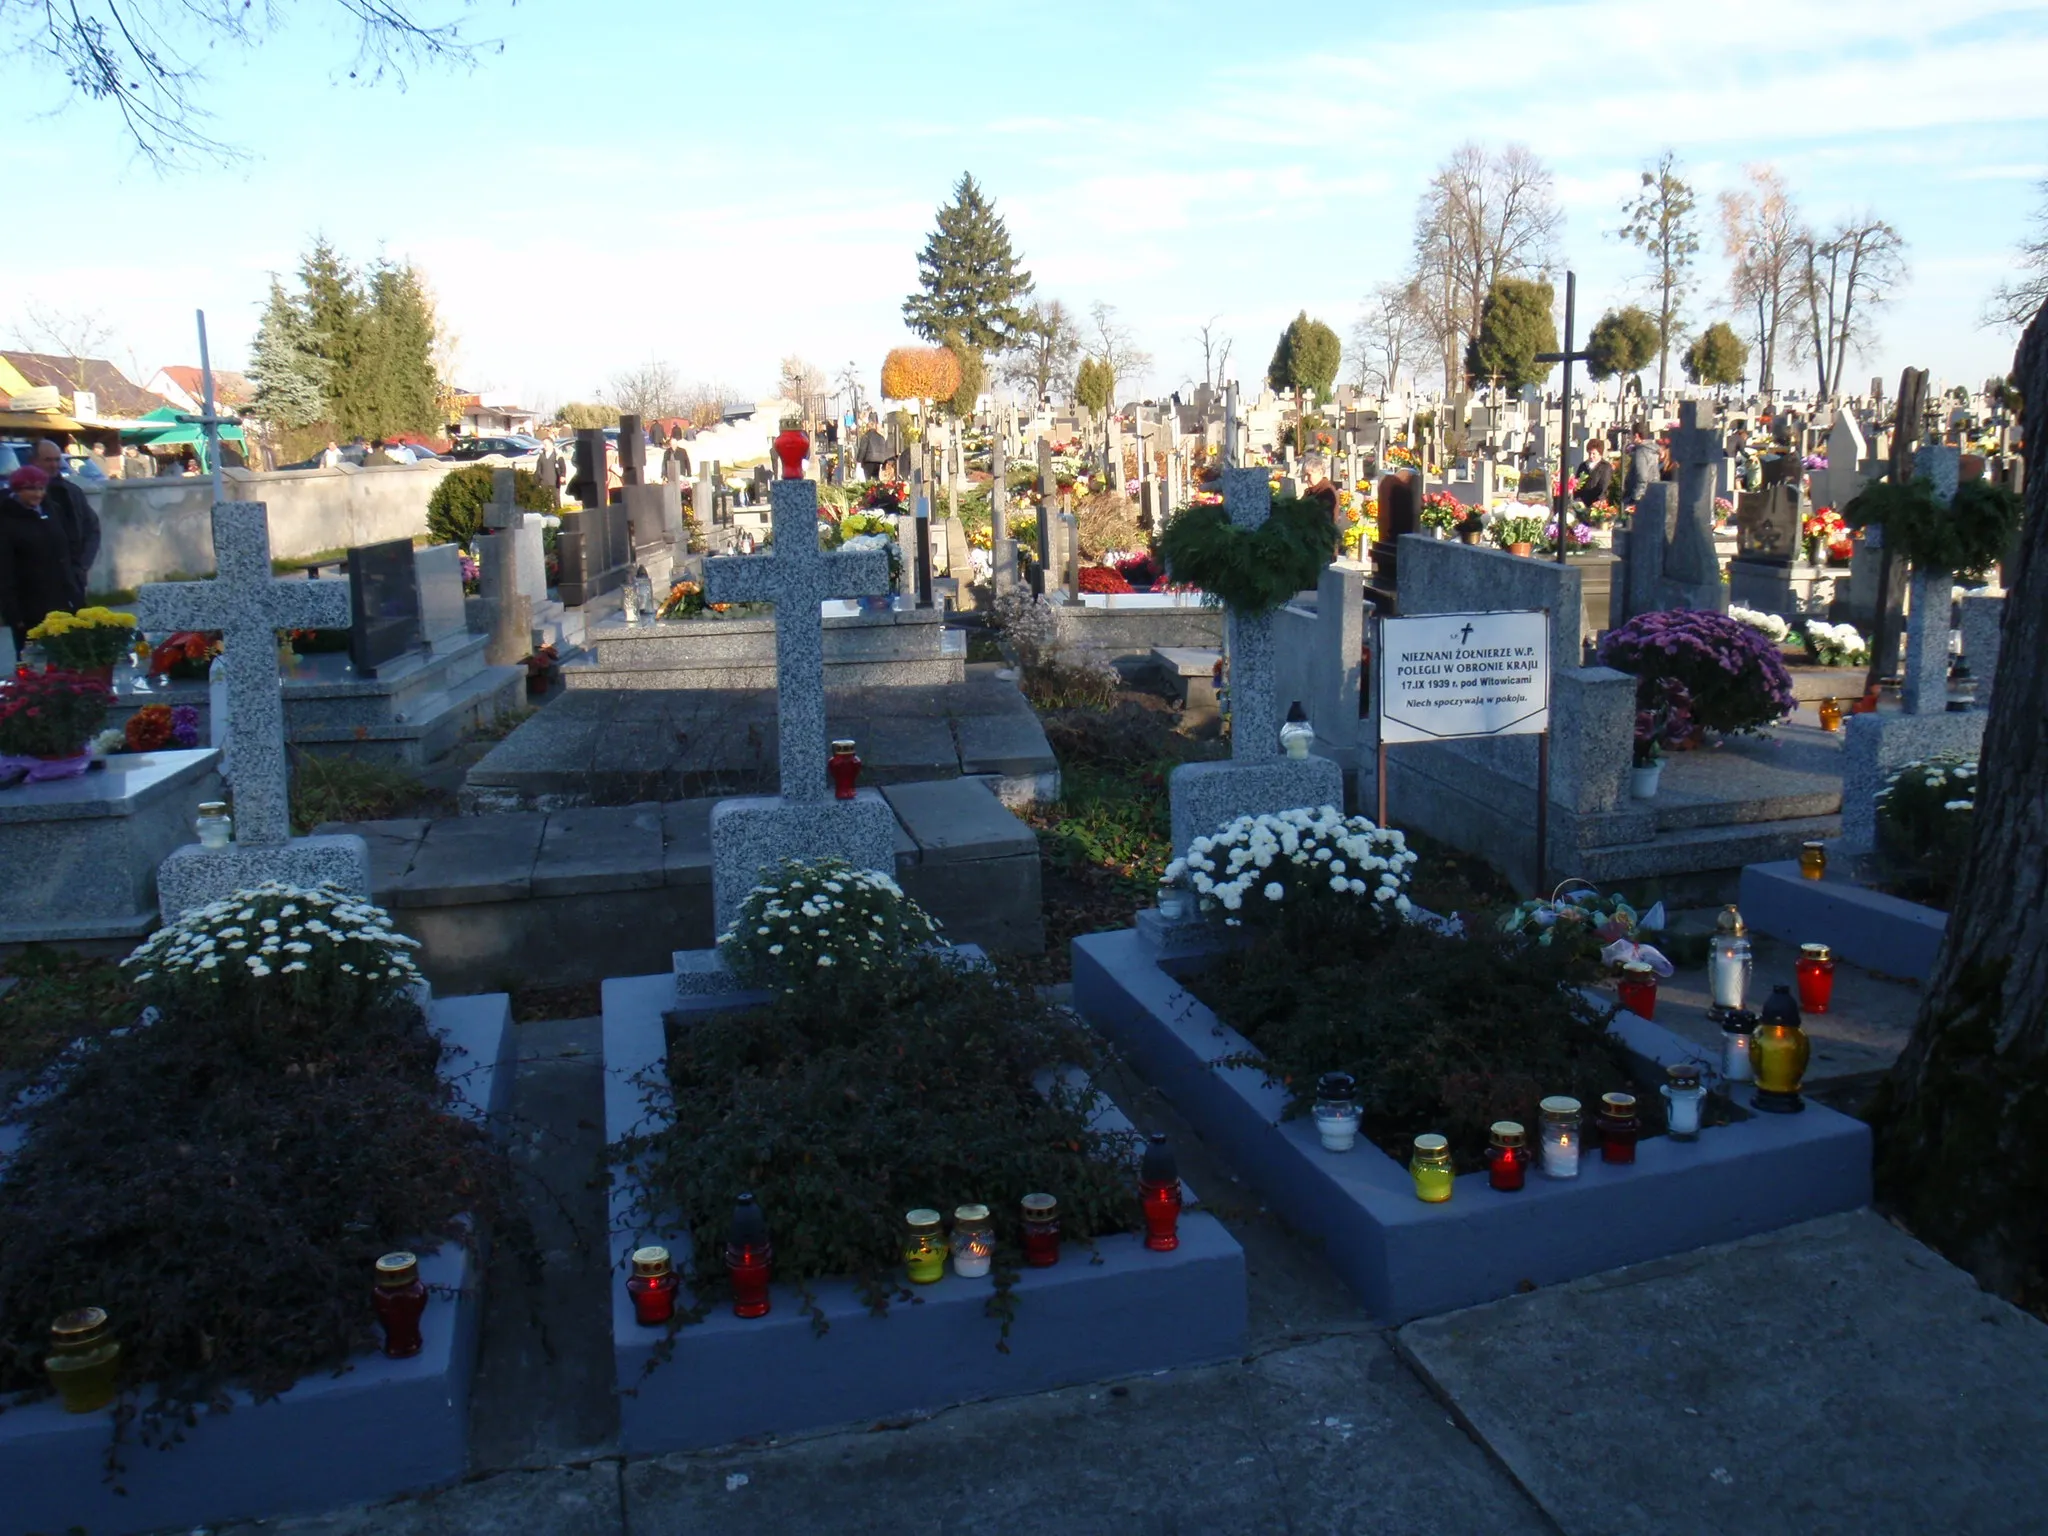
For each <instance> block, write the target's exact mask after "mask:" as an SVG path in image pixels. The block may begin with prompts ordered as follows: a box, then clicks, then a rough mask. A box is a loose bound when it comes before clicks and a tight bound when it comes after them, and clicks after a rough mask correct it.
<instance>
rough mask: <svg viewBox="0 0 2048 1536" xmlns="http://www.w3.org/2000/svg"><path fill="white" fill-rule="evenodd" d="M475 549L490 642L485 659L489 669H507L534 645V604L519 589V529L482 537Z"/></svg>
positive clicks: (482, 535)
mask: <svg viewBox="0 0 2048 1536" xmlns="http://www.w3.org/2000/svg"><path fill="white" fill-rule="evenodd" d="M476 548H477V576H478V585H479V587H481V589H482V591H483V597H484V614H485V629H484V634H485V636H486V637H487V639H488V641H489V644H488V645H486V647H485V648H484V660H485V662H486V663H487V664H488V665H490V666H494V667H502V666H507V665H509V664H511V663H512V662H515V661H518V660H520V659H521V658H522V657H524V656H525V655H526V654H527V652H528V651H529V650H530V649H531V648H532V644H533V602H532V600H531V599H530V598H529V597H528V596H527V595H526V593H525V592H523V591H521V590H520V581H519V530H518V529H507V530H506V531H505V532H503V533H486V534H479V535H478V536H477V541H476Z"/></svg>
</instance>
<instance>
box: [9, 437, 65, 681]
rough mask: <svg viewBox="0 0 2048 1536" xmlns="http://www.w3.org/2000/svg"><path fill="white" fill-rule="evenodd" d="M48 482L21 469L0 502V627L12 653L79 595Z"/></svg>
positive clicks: (32, 471) (11, 478)
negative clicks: (10, 634) (8, 634)
mask: <svg viewBox="0 0 2048 1536" xmlns="http://www.w3.org/2000/svg"><path fill="white" fill-rule="evenodd" d="M49 486H50V477H49V476H48V475H46V474H44V473H43V472H42V471H41V470H40V469H38V468H36V467H35V466H34V465H33V464H24V465H23V466H22V467H21V468H20V469H17V470H16V471H15V472H14V473H13V474H12V475H11V476H9V477H8V481H7V494H6V495H5V496H0V623H5V624H6V625H7V627H8V628H9V629H11V630H13V631H14V652H15V654H16V655H17V656H19V655H20V654H21V652H22V651H23V649H24V648H26V647H27V645H28V632H29V631H30V630H31V629H33V628H34V627H35V626H36V625H38V624H40V623H42V622H43V620H44V618H45V617H47V616H48V615H50V614H52V613H69V612H70V611H72V610H73V609H75V608H77V606H78V604H79V600H80V597H81V595H82V593H83V589H82V588H80V587H77V586H75V585H74V584H73V581H72V576H71V546H70V543H69V541H68V540H67V539H66V538H65V535H64V528H63V525H62V524H61V523H60V522H59V521H58V520H57V519H56V518H55V517H54V516H52V515H51V512H50V507H49V503H48V499H47V497H48V491H49Z"/></svg>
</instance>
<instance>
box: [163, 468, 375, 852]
mask: <svg viewBox="0 0 2048 1536" xmlns="http://www.w3.org/2000/svg"><path fill="white" fill-rule="evenodd" d="M213 563H214V571H215V575H214V579H213V580H212V581H177V582H156V583H152V584H151V585H149V586H145V587H144V588H143V589H142V591H141V592H140V593H138V594H137V599H136V604H135V617H136V623H137V624H138V625H139V627H140V628H142V629H143V630H144V631H146V632H148V633H151V634H163V633H166V632H168V631H173V630H181V629H201V630H204V629H217V630H219V631H220V632H221V639H222V650H221V661H220V664H221V669H222V670H223V671H224V672H226V673H227V684H228V745H229V755H230V759H231V761H232V762H233V764H234V789H235V842H236V844H237V846H240V847H251V848H269V847H278V846H281V845H282V844H284V843H285V842H286V841H287V840H288V839H289V838H290V837H291V830H292V828H291V796H290V788H289V781H288V775H287V773H286V764H285V742H284V694H283V692H282V691H281V689H280V688H279V685H278V679H277V631H278V630H280V629H346V628H347V627H348V625H349V603H348V582H347V581H346V580H333V579H330V580H326V581H307V580H303V579H301V580H294V581H279V580H278V579H277V578H276V577H274V576H272V575H271V574H270V519H269V516H268V514H266V513H265V511H264V508H263V503H262V502H260V501H220V502H215V503H214V507H213Z"/></svg>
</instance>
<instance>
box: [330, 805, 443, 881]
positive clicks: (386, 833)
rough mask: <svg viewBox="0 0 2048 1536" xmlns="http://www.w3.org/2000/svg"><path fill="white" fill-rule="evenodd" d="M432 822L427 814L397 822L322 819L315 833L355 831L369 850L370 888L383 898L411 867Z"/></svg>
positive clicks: (332, 833)
mask: <svg viewBox="0 0 2048 1536" xmlns="http://www.w3.org/2000/svg"><path fill="white" fill-rule="evenodd" d="M432 825H433V823H432V822H430V821H428V820H426V819H425V818H424V817H406V818H401V819H399V820H395V821H323V822H322V823H321V824H320V825H319V826H317V827H315V828H314V829H313V835H314V836H315V837H322V836H332V835H335V834H339V833H345V832H353V833H354V834H355V835H356V836H357V837H360V838H361V839H362V840H363V841H364V843H366V844H367V845H368V846H369V850H370V890H371V892H372V894H374V895H376V896H377V898H378V899H379V900H380V901H381V900H382V899H383V894H384V893H385V892H387V891H389V890H390V889H391V888H392V887H393V886H394V885H396V884H397V883H398V882H399V880H400V879H402V878H403V877H404V875H405V872H406V871H407V870H409V869H411V868H412V856H413V854H414V853H416V852H417V851H418V850H419V846H420V839H422V838H424V837H425V836H426V835H427V828H428V827H430V826H432Z"/></svg>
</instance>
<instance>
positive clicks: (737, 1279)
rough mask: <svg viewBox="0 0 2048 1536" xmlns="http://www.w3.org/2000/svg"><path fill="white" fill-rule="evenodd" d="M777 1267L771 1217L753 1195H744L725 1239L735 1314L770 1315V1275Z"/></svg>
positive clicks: (735, 1208)
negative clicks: (770, 1233) (769, 1231)
mask: <svg viewBox="0 0 2048 1536" xmlns="http://www.w3.org/2000/svg"><path fill="white" fill-rule="evenodd" d="M774 1268H775V1245H774V1244H773V1243H771V1242H769V1241H768V1218H767V1217H765V1216H763V1215H762V1214H761V1207H760V1206H758V1205H756V1204H755V1203H754V1197H753V1196H752V1195H741V1196H740V1198H739V1203H738V1204H737V1205H735V1206H734V1207H733V1213H732V1227H731V1230H730V1231H729V1232H728V1233H727V1235H726V1239H725V1273H726V1278H727V1279H728V1280H730V1281H731V1282H732V1312H733V1316H734V1317H766V1316H767V1315H768V1277H769V1275H770V1274H771V1273H772V1272H773V1271H774Z"/></svg>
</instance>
